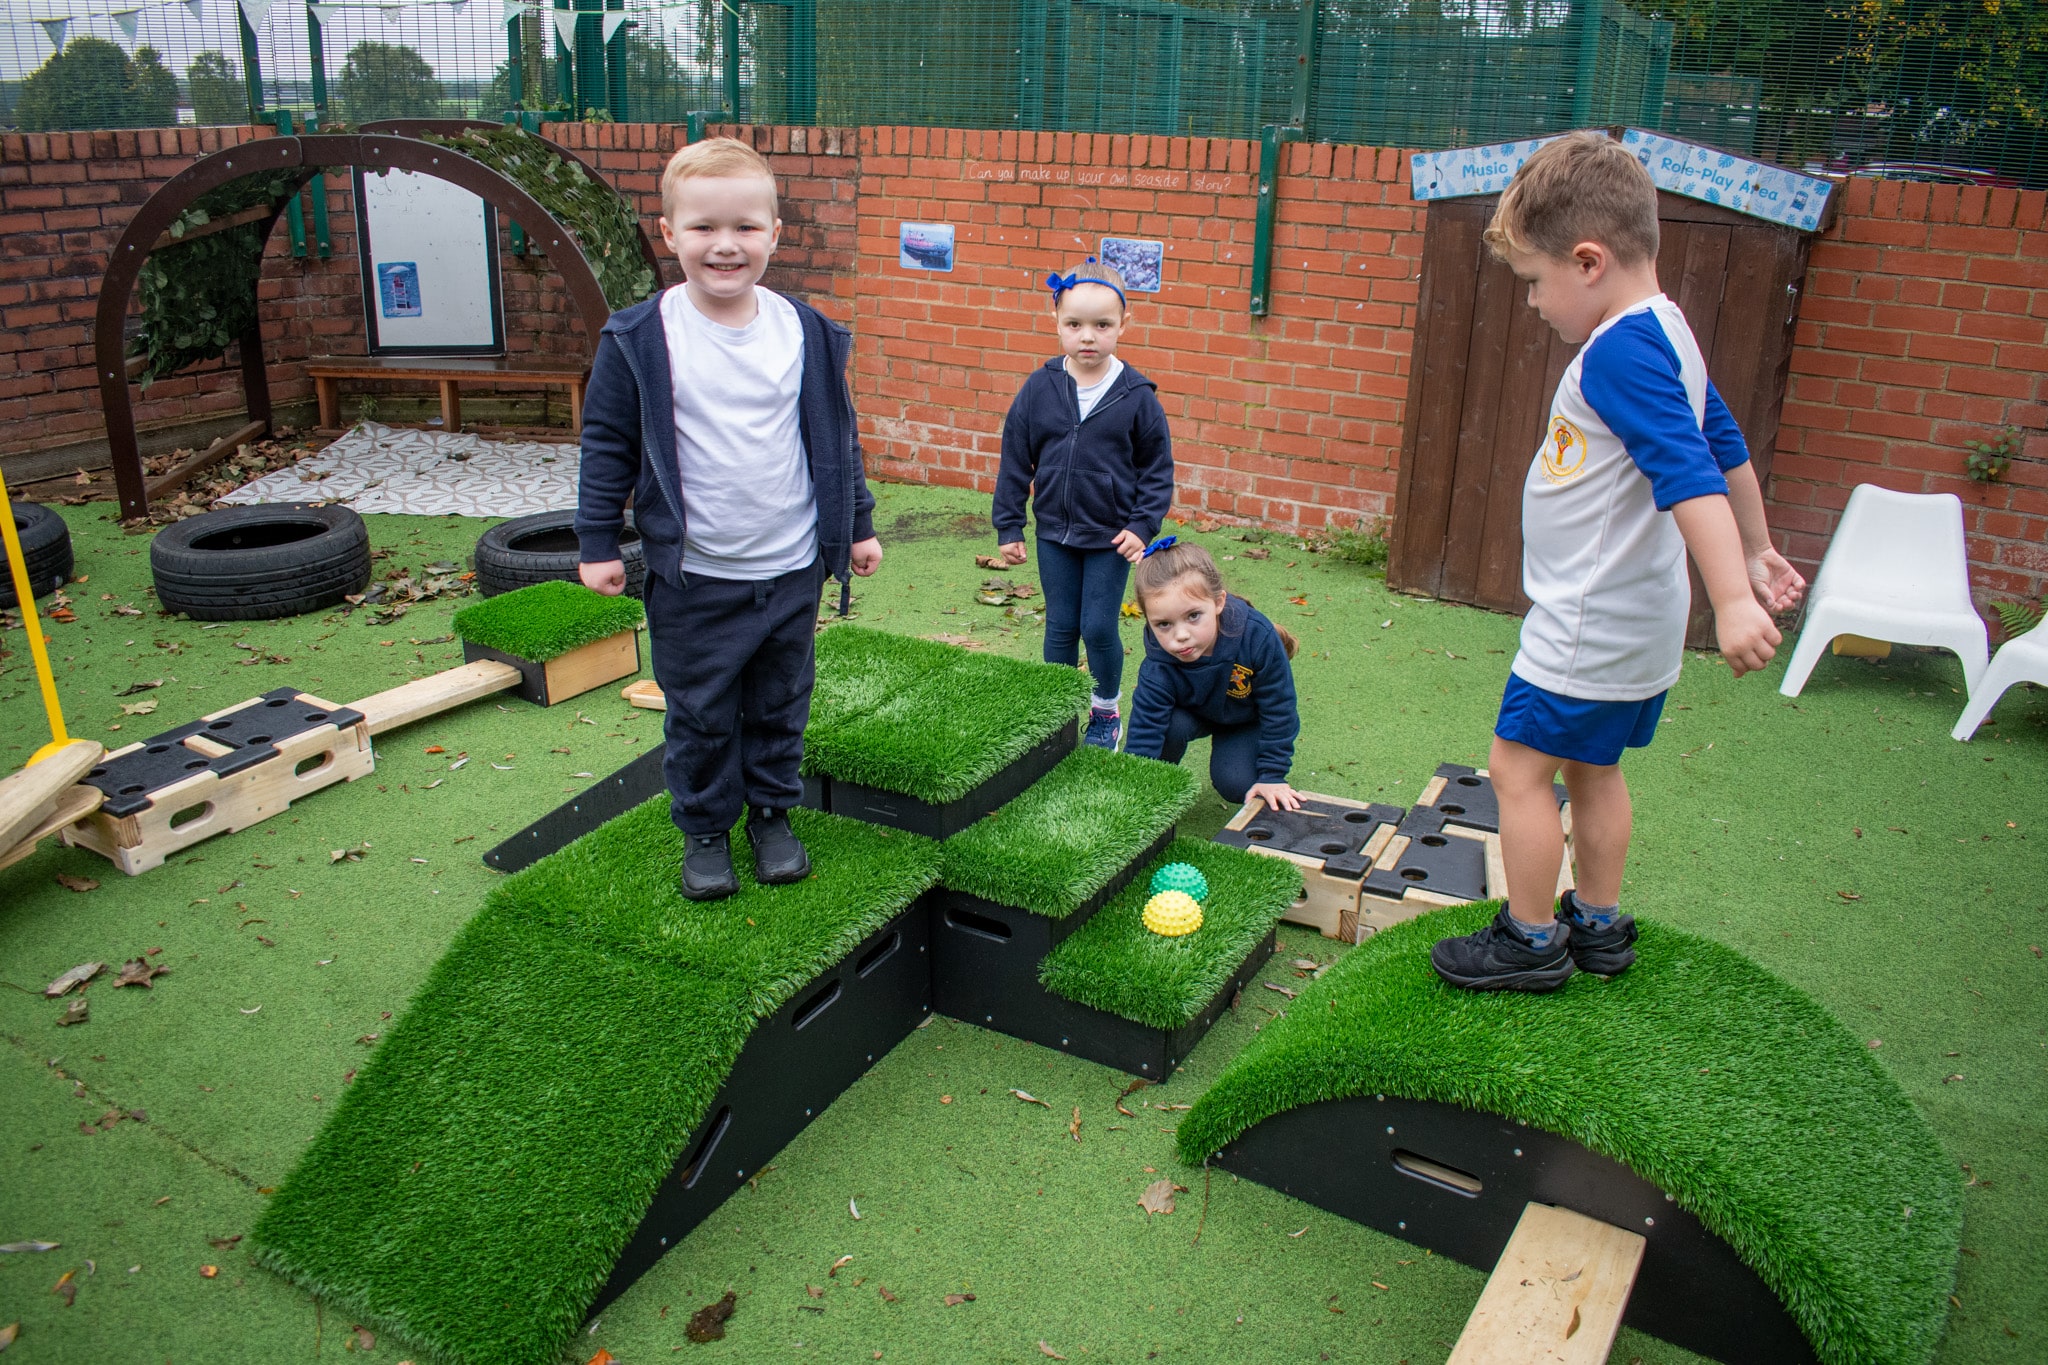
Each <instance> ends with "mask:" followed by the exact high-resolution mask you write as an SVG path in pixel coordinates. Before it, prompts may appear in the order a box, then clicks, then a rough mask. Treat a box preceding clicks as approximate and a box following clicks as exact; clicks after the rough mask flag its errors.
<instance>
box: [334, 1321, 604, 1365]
mask: <svg viewBox="0 0 2048 1365" xmlns="http://www.w3.org/2000/svg"><path fill="white" fill-rule="evenodd" d="M348 1344H349V1347H350V1349H352V1350H357V1351H374V1350H376V1349H377V1334H376V1333H375V1332H372V1331H371V1330H370V1329H369V1328H367V1327H365V1326H363V1325H362V1324H361V1323H357V1324H356V1325H355V1326H353V1327H351V1328H349V1329H348ZM597 1354H598V1355H600V1356H603V1357H604V1358H605V1360H607V1361H608V1360H610V1359H611V1356H610V1355H609V1354H608V1353H606V1352H604V1351H599V1352H598V1353H597ZM591 1365H599V1362H598V1361H597V1360H596V1359H595V1358H593V1359H592V1361H591Z"/></svg>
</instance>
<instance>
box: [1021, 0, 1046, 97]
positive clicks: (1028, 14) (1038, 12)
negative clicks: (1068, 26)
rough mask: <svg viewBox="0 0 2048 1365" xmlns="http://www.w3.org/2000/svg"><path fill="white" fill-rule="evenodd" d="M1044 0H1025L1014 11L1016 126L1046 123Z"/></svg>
mask: <svg viewBox="0 0 2048 1365" xmlns="http://www.w3.org/2000/svg"><path fill="white" fill-rule="evenodd" d="M1047 18H1048V17H1047V14H1046V3H1045V0H1024V4H1023V6H1022V8H1020V9H1019V10H1018V12H1017V23H1018V25H1019V32H1018V34H1017V56H1018V62H1019V66H1018V69H1017V126H1018V127H1019V128H1043V127H1044V126H1045V26H1046V23H1047Z"/></svg>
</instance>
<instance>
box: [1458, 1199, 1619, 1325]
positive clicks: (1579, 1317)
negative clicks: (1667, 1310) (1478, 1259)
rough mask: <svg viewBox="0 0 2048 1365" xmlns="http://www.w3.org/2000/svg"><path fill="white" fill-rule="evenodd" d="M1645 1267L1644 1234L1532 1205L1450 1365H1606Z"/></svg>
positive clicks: (1474, 1313)
mask: <svg viewBox="0 0 2048 1365" xmlns="http://www.w3.org/2000/svg"><path fill="white" fill-rule="evenodd" d="M1642 1264H1643V1239H1642V1237H1641V1236H1640V1235H1638V1234H1636V1233H1633V1232H1629V1231H1626V1230H1624V1229H1622V1228H1617V1227H1614V1226H1612V1225H1610V1224H1607V1223H1602V1222H1599V1221H1597V1220H1595V1219H1592V1218H1588V1217H1586V1216H1585V1215H1584V1214H1579V1213H1573V1212H1572V1211H1571V1210H1569V1209H1560V1208H1554V1207H1552V1206H1551V1205H1548V1204H1530V1205H1529V1206H1528V1207H1527V1208H1525V1209H1523V1210H1522V1218H1521V1221H1520V1222H1519V1223H1517V1224H1516V1225H1515V1235H1514V1236H1513V1237H1511V1238H1509V1239H1508V1245H1507V1249H1506V1250H1505V1251H1503V1252H1502V1253H1501V1257H1500V1261H1499V1262H1498V1263H1497V1264H1496V1265H1495V1266H1494V1268H1493V1274H1492V1276H1491V1277H1490V1278H1489V1279H1488V1280H1487V1281H1486V1288H1485V1289H1484V1290H1482V1291H1481V1292H1480V1295H1479V1303H1478V1304H1477V1305H1476V1306H1475V1307H1474V1308H1473V1309H1472V1316H1471V1318H1469V1319H1468V1320H1467V1321H1466V1323H1465V1331H1464V1334H1463V1335H1462V1336H1460V1337H1459V1338H1458V1344H1457V1346H1456V1347H1455V1348H1454V1349H1453V1350H1452V1351H1451V1358H1450V1360H1449V1361H1448V1362H1447V1365H1601V1363H1602V1362H1604V1361H1605V1360H1606V1359H1607V1356H1608V1353H1609V1352H1610V1351H1612V1350H1613V1349H1614V1338H1615V1335H1616V1333H1618V1332H1619V1331H1620V1330H1621V1316H1622V1314H1623V1313H1624V1312H1625V1311H1626V1310H1627V1308H1628V1296H1629V1294H1630V1292H1631V1291H1632V1290H1634V1288H1635V1283H1636V1272H1637V1271H1638V1270H1640V1269H1641V1268H1642Z"/></svg>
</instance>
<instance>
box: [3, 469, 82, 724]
mask: <svg viewBox="0 0 2048 1365" xmlns="http://www.w3.org/2000/svg"><path fill="white" fill-rule="evenodd" d="M0 539H5V540H6V542H7V567H8V569H9V570H10V571H11V572H12V573H13V575H14V596H15V600H16V601H18V602H20V603H21V623H22V626H23V627H24V628H25V629H26V630H27V631H28V652H29V656H30V657H31V658H33V659H34V660H35V665H36V682H37V683H38V684H39V685H40V686H41V687H42V689H43V710H44V711H46V712H48V713H49V716H50V742H49V743H48V744H45V745H44V746H43V747H42V748H40V749H38V750H36V751H35V752H34V753H32V754H30V755H29V759H28V761H29V762H30V763H38V762H41V761H42V760H43V759H45V758H48V757H49V756H50V755H51V754H53V753H55V752H57V750H59V749H61V748H63V747H64V746H65V745H66V744H69V743H70V742H71V736H70V735H69V734H67V733H65V730H64V710H63V708H62V707H60V706H59V705H58V704H57V680H56V679H55V678H54V677H53V676H51V673H50V655H49V652H48V651H47V650H45V649H44V648H43V618H42V617H41V616H39V615H38V614H37V613H36V594H35V585H34V584H32V583H30V582H29V581H28V561H27V559H25V558H24V557H23V556H22V553H21V537H20V535H18V534H17V533H16V532H15V529H14V502H13V499H11V498H9V497H8V495H7V478H6V476H5V475H0Z"/></svg>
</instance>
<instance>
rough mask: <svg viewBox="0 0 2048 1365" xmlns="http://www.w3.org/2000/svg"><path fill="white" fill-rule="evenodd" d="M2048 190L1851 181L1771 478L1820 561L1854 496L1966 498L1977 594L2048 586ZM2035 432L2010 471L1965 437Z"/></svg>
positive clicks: (1819, 260)
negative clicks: (1976, 472)
mask: <svg viewBox="0 0 2048 1365" xmlns="http://www.w3.org/2000/svg"><path fill="white" fill-rule="evenodd" d="M2044 212H2048V195H2044V194H2041V193H2038V192H2036V193H2022V192H2020V191H2017V190H1986V189H1982V188H1977V187H1964V186H1957V185H1907V184H1899V183H1896V182H1882V183H1880V182H1873V181H1868V180H1856V181H1851V182H1850V183H1849V184H1848V185H1847V186H1846V187H1845V189H1844V191H1843V198H1842V206H1841V211H1840V216H1839V217H1838V218H1837V220H1836V223H1835V226H1834V228H1833V229H1832V230H1831V231H1830V232H1829V233H1828V234H1827V236H1826V237H1825V238H1824V239H1823V240H1821V241H1819V242H1816V243H1815V244H1814V249H1813V256H1812V260H1811V264H1810V267H1809V269H1808V272H1807V280H1806V296H1805V299H1804V301H1803V302H1802V303H1801V305H1800V310H1799V331H1798V349H1797V350H1796V351H1795V352H1794V355H1793V360H1792V382H1791V385H1790V389H1789V391H1788V394H1787V397H1786V401H1785V411H1784V420H1783V423H1782V425H1781V427H1780V429H1779V435H1778V455H1777V463H1776V465H1775V466H1774V468H1773V469H1772V473H1771V489H1770V493H1771V500H1772V508H1771V516H1772V521H1773V523H1774V525H1775V526H1776V527H1777V529H1778V530H1779V531H1780V532H1781V534H1782V538H1783V539H1784V541H1785V542H1786V546H1787V551H1788V553H1789V554H1790V555H1791V556H1792V557H1793V558H1794V559H1795V560H1797V561H1802V562H1805V563H1808V564H1811V563H1814V562H1817V561H1818V560H1819V558H1820V556H1821V553H1822V552H1823V551H1824V550H1825V548H1826V546H1827V539H1828V537H1829V536H1830V535H1831V534H1832V533H1833V531H1834V527H1835V523H1836V521H1837V520H1838V519H1839V517H1840V514H1841V510H1842V508H1843V506H1844V505H1846V503H1847V502H1848V499H1849V492H1850V490H1851V489H1852V488H1854V487H1855V486H1856V485H1857V484H1859V483H1874V484H1879V485H1882V486H1883V487H1886V488H1893V489H1898V490H1900V491H1902V492H1908V493H1954V494H1955V495H1956V496H1957V497H1959V498H1961V499H1962V501H1963V508H1964V513H1963V515H1964V523H1965V526H1966V528H1967V530H1968V532H1969V538H1970V562H1971V580H1972V584H1973V586H1974V587H1975V588H1976V589H1977V592H1978V594H1979V596H1980V598H1983V597H2008V596H2025V597H2039V596H2040V595H2041V593H2042V591H2043V588H2044V586H2048V543H2044V542H2048V435H2044V434H2043V428H2044V427H2048V224H2044V222H2043V217H2044ZM2006 426H2018V427H2022V428H2025V429H2026V430H2027V431H2028V433H2029V436H2028V440H2027V443H2026V446H2025V448H2024V458H2022V459H2019V460H2015V461H2014V462H2013V465H2012V469H2011V471H2010V472H2009V473H2008V474H2007V475H2006V477H2005V478H2004V479H2003V480H2002V481H2000V482H1998V483H1994V484H1986V483H1979V482H1976V481H1975V480H1972V479H1970V478H1969V477H1968V476H1967V475H1966V474H1965V472H1964V460H1965V458H1966V456H1967V453H1968V452H1967V451H1966V449H1965V448H1964V445H1963V443H1964V442H1965V441H1970V440H1990V439H1994V438H1995V437H1996V434H1997V433H1998V431H1999V430H2000V429H2002V428H2004V427H2006Z"/></svg>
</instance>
